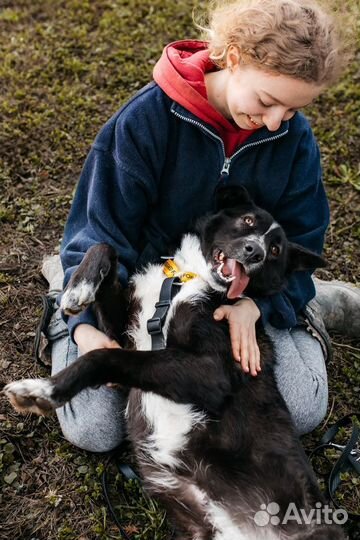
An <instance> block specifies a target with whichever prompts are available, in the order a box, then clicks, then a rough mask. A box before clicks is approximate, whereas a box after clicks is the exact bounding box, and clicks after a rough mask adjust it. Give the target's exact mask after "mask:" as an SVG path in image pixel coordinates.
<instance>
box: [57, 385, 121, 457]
mask: <svg viewBox="0 0 360 540" xmlns="http://www.w3.org/2000/svg"><path fill="white" fill-rule="evenodd" d="M99 390H101V389H99ZM92 392H95V391H94V390H92ZM109 392H111V390H110V389H109ZM113 392H115V391H114V390H113ZM82 394H83V393H82ZM79 396H80V401H79V399H78V400H77V403H76V402H72V404H71V405H70V404H69V403H67V404H65V405H64V407H61V408H59V409H57V411H56V412H57V416H58V420H59V424H60V427H61V430H62V432H63V435H64V437H65V439H66V440H68V441H69V442H70V443H71V444H73V445H74V446H77V447H78V448H81V449H82V450H87V451H89V452H109V451H111V450H113V449H114V448H116V447H117V446H119V445H120V444H121V443H122V442H123V440H124V436H125V424H124V416H123V408H124V401H123V398H122V396H120V395H119V396H117V398H118V399H115V400H110V401H109V399H107V400H105V402H103V403H101V399H100V400H99V401H98V402H97V406H96V407H95V408H94V407H93V406H92V405H94V403H92V404H91V405H89V406H87V404H86V402H84V401H81V398H82V397H83V396H81V394H79ZM79 396H76V397H75V398H74V400H76V398H78V397H79ZM74 400H73V401H74Z"/></svg>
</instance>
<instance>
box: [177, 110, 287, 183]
mask: <svg viewBox="0 0 360 540" xmlns="http://www.w3.org/2000/svg"><path fill="white" fill-rule="evenodd" d="M171 112H172V113H173V114H175V116H177V117H178V118H181V120H184V121H185V122H189V123H190V124H193V125H194V126H197V127H199V128H200V129H202V130H203V131H205V133H207V134H208V135H210V137H211V138H213V139H217V140H218V141H219V142H220V144H221V148H222V150H223V154H224V163H223V166H222V169H221V171H220V180H221V179H223V177H224V176H228V175H229V171H230V165H231V162H232V160H233V159H234V158H235V157H236V156H237V155H238V154H240V152H242V151H243V150H246V149H247V148H252V147H253V146H258V145H259V144H263V143H266V142H270V141H276V139H280V138H281V137H283V136H284V135H286V134H287V133H288V131H289V130H288V129H287V130H286V131H283V132H282V133H279V134H278V135H273V136H272V137H267V138H266V139H261V140H260V141H254V142H252V143H248V144H245V145H244V146H241V148H239V149H238V150H237V151H236V152H235V153H234V154H233V155H232V156H230V157H226V153H225V145H224V141H223V140H222V138H221V137H219V136H218V135H215V133H213V132H212V131H211V130H210V129H208V128H207V127H205V126H204V125H203V124H201V122H197V121H196V120H193V119H192V118H187V117H186V116H183V115H182V114H179V113H178V112H177V111H174V110H173V109H171Z"/></svg>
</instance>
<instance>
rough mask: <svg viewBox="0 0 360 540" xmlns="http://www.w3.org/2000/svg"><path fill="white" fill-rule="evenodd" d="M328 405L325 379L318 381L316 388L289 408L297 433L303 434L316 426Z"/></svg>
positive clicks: (324, 414) (323, 416) (321, 419)
mask: <svg viewBox="0 0 360 540" xmlns="http://www.w3.org/2000/svg"><path fill="white" fill-rule="evenodd" d="M327 407H328V388H327V383H326V381H323V380H320V381H318V385H317V387H316V390H315V391H314V390H312V391H311V392H309V393H308V394H307V395H305V396H304V397H303V399H302V400H301V402H300V403H296V404H295V406H294V407H293V410H291V409H289V410H290V414H291V416H292V419H293V422H294V424H295V428H296V430H297V432H298V434H299V435H305V434H306V433H310V432H311V431H313V430H314V429H315V428H317V427H318V426H319V425H320V424H321V422H322V421H323V420H324V418H325V416H326V412H327Z"/></svg>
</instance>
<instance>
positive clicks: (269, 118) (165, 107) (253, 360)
mask: <svg viewBox="0 0 360 540" xmlns="http://www.w3.org/2000/svg"><path fill="white" fill-rule="evenodd" d="M205 33H206V34H207V36H208V41H179V42H176V43H172V44H170V45H168V46H167V47H166V48H165V50H164V52H163V55H162V57H161V58H160V60H159V61H158V63H157V64H156V66H155V69H154V81H153V82H152V83H150V84H149V85H148V86H146V87H145V88H143V89H142V90H141V91H140V92H138V93H137V94H136V95H135V96H134V97H133V98H132V99H131V100H130V101H129V102H128V103H126V104H125V105H124V106H123V107H122V109H120V111H118V112H117V113H116V114H115V115H114V116H113V117H112V118H111V119H110V120H109V121H108V122H107V123H106V124H105V126H104V127H103V128H102V130H101V131H100V133H99V134H98V136H97V138H96V140H95V142H94V144H93V146H92V149H91V151H90V153H89V156H88V158H87V160H86V163H85V166H84V169H83V172H82V175H81V178H80V181H79V184H78V187H77V192H76V195H75V198H74V201H73V205H72V209H71V212H70V215H69V219H68V222H67V225H66V228H65V233H64V239H63V244H62V251H61V259H62V264H63V268H64V271H65V281H64V285H66V283H67V282H68V280H69V278H70V276H71V274H72V272H73V271H74V269H75V268H76V267H77V266H78V264H79V263H80V261H81V260H82V257H83V256H84V254H85V252H86V251H87V249H88V248H89V247H90V246H91V245H93V244H95V243H99V242H106V243H109V244H111V245H112V246H113V247H114V248H115V249H116V252H117V254H118V257H119V280H120V281H121V283H122V284H123V285H124V286H126V283H127V281H128V278H129V276H131V274H132V273H133V272H134V271H135V270H137V269H139V268H141V267H142V266H143V265H144V264H146V263H148V262H154V261H156V260H158V258H159V257H160V256H161V255H167V254H168V250H169V246H171V245H174V244H175V243H176V242H177V241H178V240H179V238H180V237H181V235H182V234H183V233H184V232H185V231H186V230H187V228H188V226H189V224H190V223H191V222H192V221H193V220H194V219H195V218H197V217H199V216H201V215H203V214H205V213H206V212H207V211H209V210H210V209H211V208H212V207H213V203H214V193H215V191H216V189H217V187H218V186H219V185H221V184H226V183H231V184H241V185H244V186H245V187H246V188H247V190H248V191H249V193H250V194H251V196H252V197H253V199H254V200H255V202H256V204H258V205H259V206H261V207H263V208H265V209H266V210H268V211H269V212H270V213H271V214H272V215H273V216H274V217H275V219H276V220H277V221H278V222H280V223H281V225H282V226H283V227H284V229H285V231H286V233H287V235H288V237H289V239H290V240H292V241H295V242H297V243H299V244H302V245H303V246H306V247H308V248H310V249H312V250H315V251H317V252H321V250H322V248H323V242H324V234H325V231H326V228H327V226H328V223H329V209H328V203H327V199H326V195H325V191H324V187H323V184H322V179H321V166H320V156H319V150H318V146H317V143H316V141H315V139H314V136H313V134H312V131H311V128H310V126H309V123H308V122H307V120H306V119H305V117H304V116H303V115H302V114H301V113H299V112H298V110H299V109H302V108H303V107H305V106H306V105H308V104H310V103H311V102H312V101H313V100H314V99H316V98H317V97H318V96H319V94H320V93H321V92H322V91H323V90H324V89H325V88H326V87H327V86H329V84H331V83H332V82H333V81H334V80H335V79H336V78H337V76H338V75H339V72H340V68H341V67H342V66H343V65H344V57H343V54H342V49H341V42H340V37H339V34H338V32H337V31H336V28H335V24H334V21H333V19H332V18H331V16H330V15H328V14H326V13H325V12H324V11H323V9H322V8H320V7H319V6H318V5H317V4H316V3H315V2H314V1H313V0H311V1H302V0H236V1H235V2H232V3H230V4H229V3H225V5H224V3H223V2H222V3H220V5H219V7H216V8H214V9H213V10H212V11H211V13H210V17H209V27H208V28H207V29H206V30H205ZM234 290H235V293H236V287H235V289H234ZM235 296H236V294H235ZM314 296H315V287H314V283H313V281H312V278H311V275H310V274H309V273H306V272H301V273H298V274H296V275H295V276H294V277H293V278H292V279H291V280H290V281H289V284H288V287H287V289H286V290H285V291H283V292H282V293H281V294H276V295H274V296H272V297H270V298H269V297H267V298H240V299H239V300H238V301H236V302H235V303H234V304H233V305H226V306H222V307H220V308H219V309H217V310H216V312H215V313H214V317H215V318H216V319H219V320H220V319H223V318H224V317H225V318H227V319H228V322H229V325H230V333H231V341H232V346H233V352H234V358H235V360H237V361H239V362H241V366H242V368H243V369H244V370H245V371H249V372H250V373H251V374H252V375H253V376H256V375H257V374H258V372H259V370H260V363H259V352H258V347H257V343H256V335H255V323H256V321H257V320H258V319H259V318H260V317H261V319H262V322H263V324H264V325H265V327H266V329H267V332H268V333H269V335H270V336H271V338H272V339H273V341H274V344H275V350H276V355H277V367H276V376H277V381H278V385H279V389H280V391H281V392H282V394H283V397H284V399H285V401H286V403H287V405H288V407H289V410H290V412H291V414H292V416H293V419H294V422H295V424H296V426H297V428H298V431H299V433H305V432H308V431H310V430H312V429H313V428H315V427H316V426H317V425H318V424H319V423H320V422H321V420H322V419H323V418H324V416H325V413H326V408H327V400H328V393H327V375H326V368H325V356H326V347H324V339H325V340H326V334H325V332H322V331H321V330H320V333H319V326H318V325H316V324H315V326H316V329H313V330H314V331H313V333H309V332H307V331H306V327H307V326H308V324H307V323H306V324H304V323H301V321H303V320H304V317H303V313H304V310H306V306H307V304H308V302H309V301H310V300H311V299H312V298H313V297H314ZM359 305H360V302H359ZM307 315H309V312H308V311H307ZM312 322H313V323H314V321H312ZM54 324H55V327H56V326H57V327H58V328H60V333H61V332H62V331H63V329H61V325H62V322H61V321H60V320H59V314H57V318H56V319H55V323H54ZM68 326H69V331H70V338H69V337H68V336H62V338H61V339H58V340H57V341H56V342H55V343H54V346H53V373H55V372H57V371H59V370H60V369H62V368H63V367H65V366H66V365H68V364H69V363H70V362H72V361H73V360H74V359H75V358H76V357H77V356H78V354H79V352H80V353H85V352H88V351H90V350H92V349H98V348H104V347H105V348H106V347H118V346H119V345H118V344H117V343H115V342H112V341H110V340H109V338H107V336H105V335H104V334H103V333H102V332H100V331H99V330H98V329H97V328H96V320H95V318H94V315H93V313H92V312H91V309H88V310H86V311H85V312H84V313H83V314H82V315H81V316H79V317H70V318H69V320H68ZM310 326H311V327H312V328H313V324H311V325H310ZM313 334H316V336H317V337H314V336H313ZM72 407H73V410H74V412H75V413H76V414H75V415H73V414H72V413H71V410H70V408H69V407H65V408H63V409H59V410H58V416H59V420H60V423H61V427H62V429H63V432H64V435H65V436H66V437H67V438H68V439H69V440H70V441H72V442H73V443H74V444H76V445H77V446H80V447H82V448H85V449H87V450H93V451H106V450H110V449H112V448H113V447H115V446H117V445H118V444H119V443H120V442H121V439H122V426H121V422H120V420H119V418H120V417H121V413H122V408H123V398H122V395H121V393H120V392H119V391H118V390H114V389H110V388H106V387H102V388H100V389H99V390H89V391H87V392H85V393H82V394H80V395H79V396H77V398H75V399H74V401H73V403H72Z"/></svg>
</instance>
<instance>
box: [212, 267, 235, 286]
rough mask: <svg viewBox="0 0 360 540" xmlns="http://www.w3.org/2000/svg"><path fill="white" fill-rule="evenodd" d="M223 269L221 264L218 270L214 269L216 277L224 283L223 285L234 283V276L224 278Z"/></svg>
mask: <svg viewBox="0 0 360 540" xmlns="http://www.w3.org/2000/svg"><path fill="white" fill-rule="evenodd" d="M223 268H224V263H223V262H222V263H221V264H220V265H219V266H218V268H217V269H216V272H217V274H218V276H219V277H220V278H221V279H222V280H223V281H225V283H230V282H231V281H234V279H235V277H236V276H224V274H223V273H222V269H223Z"/></svg>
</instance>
